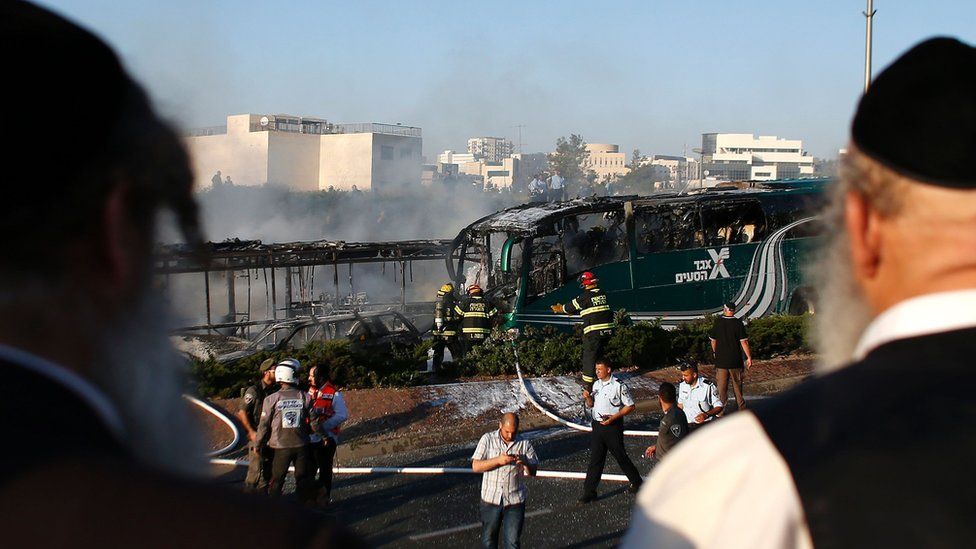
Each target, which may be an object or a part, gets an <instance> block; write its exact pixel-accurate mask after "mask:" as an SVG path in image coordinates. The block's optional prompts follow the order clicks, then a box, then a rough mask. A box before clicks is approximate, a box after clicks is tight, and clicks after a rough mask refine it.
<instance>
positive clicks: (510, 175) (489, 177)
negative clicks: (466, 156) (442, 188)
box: [458, 156, 519, 189]
mask: <svg viewBox="0 0 976 549" xmlns="http://www.w3.org/2000/svg"><path fill="white" fill-rule="evenodd" d="M458 168H459V171H460V173H462V174H465V175H473V176H480V177H481V178H482V181H484V183H485V186H494V187H496V188H499V189H501V188H508V187H511V186H512V183H514V182H515V178H516V176H517V175H518V172H519V160H518V159H517V158H515V157H514V156H509V157H508V158H503V159H502V160H501V162H488V161H486V160H476V161H474V162H465V163H463V164H459V165H458Z"/></svg>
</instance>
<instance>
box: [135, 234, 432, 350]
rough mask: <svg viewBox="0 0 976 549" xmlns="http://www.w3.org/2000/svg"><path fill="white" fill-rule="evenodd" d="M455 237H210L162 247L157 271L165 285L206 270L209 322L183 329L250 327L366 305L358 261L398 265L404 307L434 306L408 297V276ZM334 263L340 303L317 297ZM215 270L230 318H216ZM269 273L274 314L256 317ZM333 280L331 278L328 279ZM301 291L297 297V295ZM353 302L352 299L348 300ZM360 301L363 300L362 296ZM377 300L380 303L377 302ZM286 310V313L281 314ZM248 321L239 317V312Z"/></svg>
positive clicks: (396, 272) (268, 287)
mask: <svg viewBox="0 0 976 549" xmlns="http://www.w3.org/2000/svg"><path fill="white" fill-rule="evenodd" d="M450 243H451V241H450V240H404V241H397V242H368V243H361V242H345V241H329V240H318V241H308V242H287V243H273V244H265V243H262V242H261V241H260V240H236V239H235V240H228V241H225V242H209V243H207V244H205V245H204V247H203V249H202V250H194V249H191V248H189V247H187V246H185V245H167V246H162V247H160V248H159V249H158V250H157V252H156V254H155V257H154V273H155V274H156V276H157V277H158V279H159V280H161V282H162V284H164V285H165V286H167V287H168V286H169V283H170V277H171V276H172V275H178V274H192V273H199V274H202V275H203V300H204V301H205V304H206V323H205V324H201V325H195V326H187V327H183V328H182V330H206V331H210V330H216V329H226V328H229V329H234V328H241V329H246V328H249V327H251V326H256V325H263V324H268V323H271V322H274V321H276V320H279V319H280V318H291V317H293V316H295V314H299V313H302V314H316V313H317V312H319V311H317V310H316V307H330V308H332V309H338V310H342V309H343V308H346V309H353V310H358V309H361V308H363V307H364V305H366V304H365V303H361V302H357V295H358V294H357V292H356V286H355V278H354V274H353V265H355V264H366V263H372V264H376V263H381V264H383V268H384V272H385V268H386V264H387V263H390V264H392V268H393V277H394V281H397V280H399V282H400V302H399V303H397V304H392V303H391V304H385V305H397V306H399V308H400V310H401V312H403V311H405V310H407V309H408V308H410V307H411V305H417V306H420V307H423V308H428V306H429V304H428V303H427V302H422V303H418V304H412V303H408V302H407V301H406V284H407V278H410V281H411V282H412V281H413V263H414V262H415V261H442V260H444V259H445V258H446V257H447V254H448V252H449V249H450ZM340 266H346V267H347V268H348V271H347V273H346V276H347V280H348V288H349V294H348V296H350V298H351V302H349V303H344V302H343V303H340ZM316 267H332V269H331V270H332V276H331V283H332V286H333V287H334V289H335V296H334V303H319V302H316V301H315V300H314V294H313V292H314V290H315V283H316V281H315V268H316ZM281 269H284V284H285V288H284V294H285V298H284V302H283V303H282V306H281V307H279V301H278V295H279V292H278V287H277V281H278V276H277V275H278V273H279V271H280V270H281ZM242 271H243V272H245V273H247V276H246V279H247V284H248V288H247V305H246V308H245V310H244V311H240V310H238V306H237V302H236V296H237V291H236V279H237V278H238V277H237V274H238V273H240V272H242ZM215 273H224V274H225V275H226V277H225V278H226V293H227V310H228V314H227V315H226V317H224V318H225V319H226V321H221V322H214V319H213V310H212V309H213V307H212V305H213V304H212V299H211V276H212V275H213V274H215ZM262 275H263V281H264V289H263V294H264V296H265V300H266V301H267V307H266V308H267V310H268V311H269V313H268V314H269V316H270V318H266V319H260V320H254V319H252V284H251V281H252V279H260V278H262ZM326 284H328V282H326ZM296 296H297V299H294V298H295V297H296ZM346 301H349V300H346ZM359 301H362V300H361V299H360V300H359ZM374 305H375V304H374ZM279 313H281V316H279ZM239 316H240V317H243V318H244V320H241V321H238V320H237V318H238V317H239Z"/></svg>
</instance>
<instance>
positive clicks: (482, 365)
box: [192, 310, 811, 398]
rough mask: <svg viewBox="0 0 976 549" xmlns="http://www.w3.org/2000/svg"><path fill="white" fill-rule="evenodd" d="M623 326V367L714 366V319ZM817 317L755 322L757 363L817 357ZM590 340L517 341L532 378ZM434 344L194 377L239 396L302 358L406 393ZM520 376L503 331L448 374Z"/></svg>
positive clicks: (560, 365)
mask: <svg viewBox="0 0 976 549" xmlns="http://www.w3.org/2000/svg"><path fill="white" fill-rule="evenodd" d="M615 316H616V318H617V322H618V324H619V327H618V328H617V330H616V332H615V333H614V335H613V336H612V337H611V338H610V341H609V342H608V343H607V348H606V355H607V357H608V358H610V359H611V360H613V361H614V362H616V363H617V364H619V365H623V366H638V367H640V368H641V369H649V370H653V369H658V368H662V367H665V366H668V365H671V364H674V363H675V362H676V361H678V360H679V359H682V360H688V361H693V362H700V363H705V364H711V363H712V362H713V361H714V358H713V355H712V347H711V343H710V341H709V338H708V336H709V334H710V333H711V329H712V323H713V322H714V318H712V317H709V318H704V319H700V320H696V321H693V322H687V323H684V324H681V325H679V326H678V327H676V328H675V329H673V330H671V331H668V330H665V329H664V328H662V327H661V324H660V322H659V321H655V322H636V323H633V322H631V320H630V318H629V317H628V316H627V313H626V311H623V310H621V311H617V313H616V315H615ZM809 324H810V315H803V316H787V315H774V316H770V317H766V318H760V319H757V320H754V321H752V322H751V323H750V324H749V325H748V326H747V328H746V332H747V333H748V335H749V344H750V347H751V350H752V356H753V357H754V358H771V357H775V356H781V355H784V354H789V353H794V352H809V351H810V349H811V345H810V342H809V340H808V337H807V328H808V326H809ZM581 338H582V334H581V330H579V329H577V330H575V331H574V332H573V333H566V332H561V331H559V330H556V329H555V328H553V327H552V326H546V327H544V328H542V329H537V328H531V327H529V328H526V329H525V330H523V331H522V333H521V334H520V336H519V338H518V341H517V343H516V345H517V349H518V358H519V363H520V365H521V367H522V372H523V373H525V374H529V375H562V374H570V373H575V372H578V371H579V364H580V358H581V356H580V355H581V354H582V348H583V345H582V339H581ZM430 345H431V343H430V342H424V343H421V344H419V345H414V346H410V347H397V348H394V349H393V350H392V351H391V352H389V353H375V352H373V353H368V354H367V353H355V352H353V351H352V350H351V349H350V347H349V343H348V342H347V341H327V342H313V343H310V344H309V345H307V346H306V347H305V348H303V349H301V350H299V351H293V352H289V353H284V352H280V353H258V354H256V355H254V356H251V357H248V358H246V359H244V360H242V361H240V362H238V363H237V364H234V365H232V366H226V365H221V364H218V363H217V362H216V361H215V360H213V359H210V360H206V361H194V362H193V364H192V372H193V374H194V376H195V378H196V381H197V389H198V391H199V393H200V394H202V395H204V396H217V397H224V398H228V397H236V396H239V395H240V393H241V391H242V390H243V389H244V388H246V387H247V386H248V385H250V384H251V383H254V380H255V379H257V376H258V368H259V366H260V364H261V362H262V361H263V360H264V359H266V358H268V357H271V358H274V359H275V360H281V359H282V358H285V357H286V356H292V357H294V358H297V359H298V360H299V361H301V363H302V364H303V365H304V366H305V370H304V371H305V372H307V371H308V370H307V368H308V367H310V366H318V365H326V366H327V367H328V368H329V375H330V376H331V378H332V380H333V381H334V382H335V383H337V384H339V385H341V386H343V387H350V388H357V389H358V388H370V387H403V386H410V385H418V384H422V383H424V382H426V380H427V374H426V373H425V372H424V365H425V363H426V361H427V351H428V349H430ZM514 373H515V350H514V349H513V347H512V341H511V337H510V336H509V335H508V334H507V333H505V332H504V331H502V330H501V329H496V330H495V331H493V332H492V334H491V335H490V336H489V338H488V339H487V340H486V341H485V342H484V343H483V344H482V345H479V346H477V347H475V348H474V349H472V350H471V352H470V353H468V354H467V356H465V357H464V358H463V359H460V360H455V361H454V362H446V363H444V365H443V367H442V370H441V372H440V374H441V375H442V376H447V377H469V376H498V375H512V374H514Z"/></svg>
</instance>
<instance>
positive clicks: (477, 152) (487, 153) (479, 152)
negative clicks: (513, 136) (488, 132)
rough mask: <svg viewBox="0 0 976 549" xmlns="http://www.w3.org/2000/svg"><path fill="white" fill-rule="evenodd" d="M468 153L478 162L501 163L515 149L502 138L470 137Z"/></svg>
mask: <svg viewBox="0 0 976 549" xmlns="http://www.w3.org/2000/svg"><path fill="white" fill-rule="evenodd" d="M468 152H469V153H471V154H472V155H474V157H475V158H476V159H478V160H484V161H485V162H502V161H503V160H504V159H506V158H509V157H510V156H512V153H514V152H515V147H514V146H513V145H512V142H511V141H509V140H508V139H505V138H504V137H472V138H471V139H468Z"/></svg>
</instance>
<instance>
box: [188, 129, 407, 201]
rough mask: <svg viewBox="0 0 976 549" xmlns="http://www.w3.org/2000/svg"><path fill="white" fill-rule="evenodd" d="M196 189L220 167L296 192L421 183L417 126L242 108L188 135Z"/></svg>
mask: <svg viewBox="0 0 976 549" xmlns="http://www.w3.org/2000/svg"><path fill="white" fill-rule="evenodd" d="M186 144H187V148H188V149H189V151H190V156H191V159H192V161H193V168H194V173H195V177H196V181H195V188H196V189H197V190H200V189H203V188H206V187H209V186H210V184H211V177H212V176H213V175H214V174H215V173H216V172H217V171H218V170H219V171H220V172H221V173H222V175H223V176H225V177H226V176H230V177H231V178H232V179H233V182H234V184H235V185H264V184H272V185H282V186H285V187H288V188H290V189H294V190H299V191H317V190H325V189H328V188H329V187H335V188H336V189H351V188H352V187H353V186H356V188H358V189H361V190H375V191H383V190H393V189H396V188H403V187H416V186H419V184H420V164H421V147H422V146H423V139H422V137H421V130H420V128H415V127H410V126H401V125H399V124H397V125H393V124H371V123H368V124H332V123H329V122H328V121H326V120H323V119H321V118H308V117H298V116H290V115H260V114H238V115H231V116H228V117H227V125H226V126H220V127H216V128H204V129H201V130H197V131H194V132H191V134H190V136H189V137H187V138H186Z"/></svg>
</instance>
